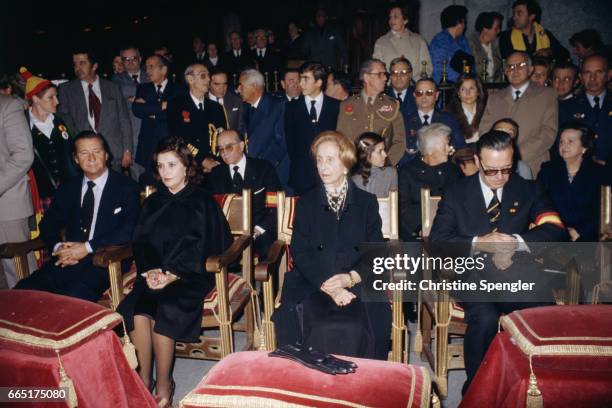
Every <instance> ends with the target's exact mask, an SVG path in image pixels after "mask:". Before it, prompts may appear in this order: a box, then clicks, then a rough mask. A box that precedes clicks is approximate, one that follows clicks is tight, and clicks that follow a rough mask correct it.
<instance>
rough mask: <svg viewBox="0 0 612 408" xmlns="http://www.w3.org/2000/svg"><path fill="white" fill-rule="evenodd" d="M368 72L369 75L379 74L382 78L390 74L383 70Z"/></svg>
mask: <svg viewBox="0 0 612 408" xmlns="http://www.w3.org/2000/svg"><path fill="white" fill-rule="evenodd" d="M366 74H367V75H375V76H377V77H378V78H380V79H382V78H387V76H388V75H389V74H388V73H386V72H383V71H381V72H366Z"/></svg>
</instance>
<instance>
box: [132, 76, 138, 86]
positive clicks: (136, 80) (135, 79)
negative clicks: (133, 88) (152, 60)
mask: <svg viewBox="0 0 612 408" xmlns="http://www.w3.org/2000/svg"><path fill="white" fill-rule="evenodd" d="M132 79H133V80H134V83H136V84H138V74H134V75H132Z"/></svg>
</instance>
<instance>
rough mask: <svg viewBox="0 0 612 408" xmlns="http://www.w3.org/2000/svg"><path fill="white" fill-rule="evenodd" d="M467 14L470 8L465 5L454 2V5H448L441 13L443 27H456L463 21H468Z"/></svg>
mask: <svg viewBox="0 0 612 408" xmlns="http://www.w3.org/2000/svg"><path fill="white" fill-rule="evenodd" d="M467 14H468V9H467V8H465V7H464V6H460V5H457V4H453V5H452V6H448V7H446V8H445V9H444V10H442V13H441V14H440V24H441V25H442V29H443V30H444V29H447V28H449V27H454V26H456V25H457V24H459V23H461V22H462V21H463V22H464V23H467Z"/></svg>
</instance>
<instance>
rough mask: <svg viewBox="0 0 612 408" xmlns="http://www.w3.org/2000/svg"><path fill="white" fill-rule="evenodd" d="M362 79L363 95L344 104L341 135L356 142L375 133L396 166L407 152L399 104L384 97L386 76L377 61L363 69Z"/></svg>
mask: <svg viewBox="0 0 612 408" xmlns="http://www.w3.org/2000/svg"><path fill="white" fill-rule="evenodd" d="M359 78H360V79H361V81H362V82H363V91H361V93H359V94H357V95H353V96H351V97H349V98H348V99H346V100H344V101H342V103H341V104H340V113H339V114H338V126H337V129H336V130H338V132H341V133H343V134H344V135H346V136H348V137H349V138H350V139H351V140H353V141H355V140H357V138H358V137H359V135H361V134H362V133H364V132H375V133H378V134H379V135H381V136H382V137H383V138H384V139H385V144H386V146H387V152H388V155H389V161H390V162H391V164H392V165H394V166H395V165H396V164H397V163H398V162H399V161H400V159H401V158H402V156H403V155H404V151H405V150H406V130H405V129H404V119H403V118H402V114H401V113H400V104H399V102H398V101H397V100H395V99H393V98H391V97H390V96H387V95H385V94H384V93H383V92H384V90H385V84H386V82H387V72H386V69H385V64H384V63H383V62H382V61H380V60H377V59H372V60H368V61H365V62H364V63H363V64H362V65H361V70H360V71H359Z"/></svg>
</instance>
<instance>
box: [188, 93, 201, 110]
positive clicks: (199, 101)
mask: <svg viewBox="0 0 612 408" xmlns="http://www.w3.org/2000/svg"><path fill="white" fill-rule="evenodd" d="M189 96H191V100H192V101H193V103H194V104H195V106H196V108H198V109H200V104H202V109H204V98H202V99H198V98H197V97H196V96H195V95H194V94H192V93H191V92H189Z"/></svg>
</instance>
